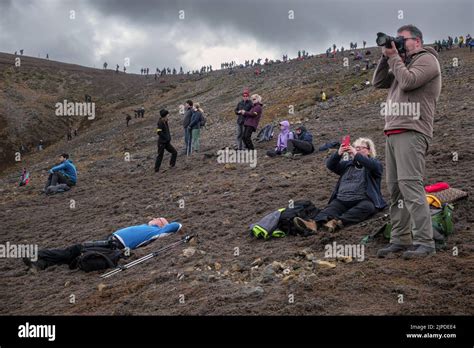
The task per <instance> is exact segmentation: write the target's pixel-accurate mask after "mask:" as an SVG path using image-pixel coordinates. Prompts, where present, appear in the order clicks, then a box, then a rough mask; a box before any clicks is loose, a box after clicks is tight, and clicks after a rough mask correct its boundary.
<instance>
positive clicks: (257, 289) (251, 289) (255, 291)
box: [241, 286, 265, 297]
mask: <svg viewBox="0 0 474 348" xmlns="http://www.w3.org/2000/svg"><path fill="white" fill-rule="evenodd" d="M264 292H265V291H264V290H263V288H262V287H261V286H246V287H244V288H242V290H241V293H242V294H243V295H245V296H256V297H260V296H262V295H263V293H264Z"/></svg>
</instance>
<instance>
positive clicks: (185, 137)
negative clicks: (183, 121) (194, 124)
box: [184, 128, 189, 150]
mask: <svg viewBox="0 0 474 348" xmlns="http://www.w3.org/2000/svg"><path fill="white" fill-rule="evenodd" d="M184 146H185V147H186V150H187V149H188V148H189V130H188V129H187V128H184Z"/></svg>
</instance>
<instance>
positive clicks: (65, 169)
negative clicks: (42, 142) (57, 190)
mask: <svg viewBox="0 0 474 348" xmlns="http://www.w3.org/2000/svg"><path fill="white" fill-rule="evenodd" d="M59 162H60V164H58V165H57V166H54V167H53V168H51V169H50V170H49V176H48V180H47V181H46V185H45V187H44V191H46V189H47V188H48V187H49V186H56V185H58V184H66V185H68V186H69V187H71V186H75V185H76V183H77V171H76V166H74V164H73V163H72V161H71V160H70V159H69V155H68V154H67V153H63V154H61V155H60V156H59Z"/></svg>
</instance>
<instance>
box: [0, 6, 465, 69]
mask: <svg viewBox="0 0 474 348" xmlns="http://www.w3.org/2000/svg"><path fill="white" fill-rule="evenodd" d="M0 9H1V11H0V50H1V51H8V52H11V51H14V50H17V49H20V48H25V49H26V51H27V52H29V53H30V54H31V55H36V52H41V54H42V55H44V54H45V53H46V52H49V53H50V56H52V57H54V58H56V59H61V60H65V61H69V62H75V63H80V64H84V65H89V66H91V65H96V66H99V65H101V64H102V62H103V61H107V62H109V66H111V65H115V64H116V63H118V64H120V65H122V63H123V60H124V58H125V57H129V58H130V60H131V63H132V66H131V67H130V69H129V71H130V70H131V71H135V72H137V71H138V70H139V68H140V67H150V68H151V69H152V70H154V68H155V67H157V66H158V67H160V68H162V67H163V66H176V67H179V66H180V65H183V66H184V68H185V69H189V68H198V67H199V66H200V65H203V64H207V63H212V64H214V67H216V65H218V64H219V63H220V62H221V61H224V60H232V59H234V57H235V59H237V60H240V61H242V60H243V59H245V58H257V57H262V58H265V57H266V56H268V57H269V58H280V56H281V54H283V53H288V54H289V55H290V56H295V55H296V51H297V50H299V49H305V50H308V51H309V52H310V53H321V52H323V51H324V50H325V49H326V48H327V47H329V46H330V45H332V44H333V43H336V45H337V46H338V47H339V46H341V45H344V46H345V47H346V48H347V47H348V46H349V42H350V41H358V43H359V45H361V42H362V40H366V41H367V42H368V44H369V45H371V46H372V45H374V39H375V33H376V32H378V31H385V32H388V33H390V34H395V31H396V29H397V28H398V27H399V26H401V25H403V24H408V23H413V24H415V25H417V26H419V27H420V29H421V30H422V31H423V33H424V36H425V41H426V42H428V43H429V42H432V41H433V40H435V39H438V38H442V37H446V36H447V35H451V36H457V35H461V34H463V35H465V34H467V32H469V31H474V30H472V13H473V3H472V1H471V0H455V1H450V0H435V1H388V0H382V1H380V0H379V1H375V0H372V1H371V0H369V1H367V0H362V1H348V0H336V1H309V0H296V1H288V0H273V1H270V0H258V1H256V0H253V1H250V0H242V1H240V0H239V1H234V0H192V1H191V0H178V1H171V0H160V1H151V0H146V1H145V0H136V1H132V0H83V1H78V0H77V1H72V0H67V1H59V0H48V1H46V0H35V1H33V0H31V1H26V0H19V1H10V0H0ZM71 9H73V10H75V11H76V12H77V18H76V20H74V21H71V20H69V18H68V16H69V11H70V10H71ZM181 10H183V11H184V15H185V18H184V20H183V19H180V18H179V14H180V12H179V11H181ZM399 10H402V11H403V15H404V18H403V19H399V18H398V11H399ZM289 11H294V19H293V20H291V19H289V18H288V16H289ZM471 34H472V33H471Z"/></svg>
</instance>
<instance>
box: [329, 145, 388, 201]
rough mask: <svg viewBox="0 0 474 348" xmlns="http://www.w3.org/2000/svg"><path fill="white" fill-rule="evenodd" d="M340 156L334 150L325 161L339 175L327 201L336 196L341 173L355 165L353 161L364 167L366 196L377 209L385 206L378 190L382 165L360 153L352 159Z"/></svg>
mask: <svg viewBox="0 0 474 348" xmlns="http://www.w3.org/2000/svg"><path fill="white" fill-rule="evenodd" d="M341 159H342V156H340V155H339V153H337V152H335V153H334V154H333V155H332V156H331V157H329V158H328V160H327V162H326V167H327V168H328V169H329V170H330V171H332V172H334V173H336V174H337V175H339V181H338V182H337V185H336V188H335V189H334V191H333V193H332V195H331V198H330V199H329V203H331V201H332V200H333V199H334V198H336V195H337V191H338V190H339V185H340V183H341V178H342V174H344V172H345V171H346V169H347V168H348V167H349V166H353V165H355V163H354V162H358V163H359V164H360V165H362V166H364V167H365V169H366V170H365V180H366V182H367V196H369V198H370V200H371V201H372V202H373V203H374V205H375V207H376V208H377V209H383V208H385V207H386V206H387V203H385V201H384V199H383V197H382V192H381V191H380V185H381V181H382V173H383V167H382V164H381V163H380V162H379V161H378V160H376V159H375V158H370V157H365V156H363V155H361V154H357V155H355V156H354V159H352V160H349V161H342V162H341Z"/></svg>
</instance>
